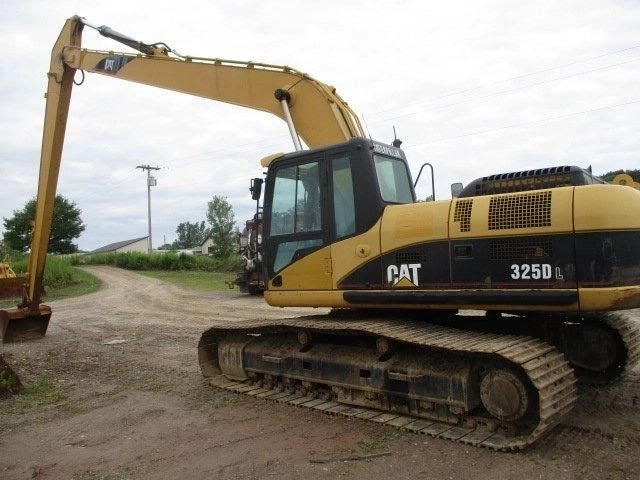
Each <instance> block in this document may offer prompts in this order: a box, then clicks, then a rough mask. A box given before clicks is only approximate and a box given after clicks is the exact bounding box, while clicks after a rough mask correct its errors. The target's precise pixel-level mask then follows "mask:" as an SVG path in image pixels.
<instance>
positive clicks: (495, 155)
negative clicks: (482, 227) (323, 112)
mask: <svg viewBox="0 0 640 480" xmlns="http://www.w3.org/2000/svg"><path fill="white" fill-rule="evenodd" d="M3 5H4V8H3V15H2V17H0V44H2V45H4V46H5V48H4V49H3V55H2V57H3V60H2V62H1V63H0V105H2V113H1V114H0V186H1V187H0V217H8V216H10V215H11V214H12V212H13V211H14V210H17V209H20V208H22V207H23V205H24V204H25V202H26V201H27V200H29V199H30V198H32V197H34V196H35V193H36V188H37V178H38V168H39V161H40V145H41V139H42V123H43V118H44V106H45V100H44V97H43V94H44V92H45V90H46V82H47V77H46V72H47V70H48V66H49V61H50V52H51V47H52V46H53V43H54V41H55V39H56V37H57V35H58V33H59V31H60V29H61V28H62V26H63V24H64V21H65V19H66V18H68V17H70V16H72V15H74V14H78V15H81V16H84V17H86V18H87V19H88V20H89V21H90V22H92V23H95V24H99V25H102V24H104V25H108V26H110V27H112V28H113V29H115V30H117V31H120V32H122V33H124V34H127V35H128V36H130V37H133V38H136V39H138V40H142V41H145V42H147V43H152V42H157V41H163V42H165V43H167V44H169V45H170V46H171V47H172V48H175V49H176V50H177V51H179V52H181V53H185V54H189V55H193V56H203V57H219V58H228V59H237V60H252V61H256V62H263V63H271V64H283V65H290V66H292V67H295V68H297V69H298V70H302V71H304V72H307V73H309V74H310V75H312V76H313V77H315V78H317V79H318V80H321V81H323V82H325V83H328V84H330V85H334V86H335V87H336V88H337V91H338V93H339V94H340V95H341V96H342V98H343V99H345V100H346V101H347V102H348V103H349V105H350V106H351V107H352V109H353V110H355V112H356V113H357V114H358V115H359V116H360V118H361V120H363V123H364V124H365V125H366V126H367V128H368V131H369V133H370V135H371V136H372V137H373V138H374V139H376V140H379V141H384V142H391V141H392V140H393V127H394V126H395V128H396V131H397V133H398V137H399V138H401V139H402V140H403V142H404V143H403V145H402V147H403V149H404V150H405V153H406V155H407V157H408V159H409V163H410V166H411V168H412V171H413V174H414V175H416V174H417V171H418V169H419V168H420V165H422V163H424V162H430V163H432V164H433V166H434V167H435V184H436V198H437V199H443V198H449V197H450V184H451V183H453V182H463V183H465V184H467V183H468V182H470V181H472V180H473V179H474V178H477V177H481V176H485V175H489V174H494V173H500V172H509V171H516V170H524V169H532V168H541V167H547V166H554V165H578V166H582V167H587V166H589V165H592V166H593V169H594V172H596V173H604V172H607V171H610V170H617V169H621V168H638V167H639V165H638V164H639V163H640V136H639V135H638V131H639V129H640V88H638V85H639V84H640V35H639V33H640V2H637V1H628V2H624V1H604V0H603V1H591V0H580V1H573V0H565V1H563V2H557V1H536V2H513V1H511V0H509V1H498V0H495V1H474V2H468V1H448V2H441V1H438V2H435V1H377V0H367V1H346V0H345V1H335V2H334V1H330V0H329V1H322V2H310V1H309V2H304V1H297V2H296V1H287V0H283V1H278V2H268V1H264V0H263V1H240V2H221V1H202V2H189V1H184V2H180V3H178V2H167V1H162V0H159V1H154V2H153V3H150V2H135V1H127V2H124V1H121V0H110V1H109V2H104V1H99V2H94V1H65V0H57V1H56V2H37V1H29V0H19V1H17V0H5V1H4V2H3ZM83 46H84V47H86V48H92V49H101V50H115V51H131V50H129V49H128V48H127V47H126V46H124V45H121V44H118V43H116V42H114V41H113V40H109V39H106V38H103V37H101V36H100V35H98V33H97V32H95V31H93V30H90V29H87V28H85V31H84V34H83ZM293 149H294V148H293V145H292V143H291V139H290V137H289V135H288V130H287V127H286V124H285V123H284V122H282V121H281V120H280V119H278V118H276V117H275V116H271V115H269V114H267V113H263V112H259V111H255V110H250V109H245V108H241V107H236V106H232V105H227V104H224V103H219V102H214V101H211V100H205V99H201V98H195V97H190V96H187V95H184V94H179V93H175V92H169V91H164V90H160V89H156V88H152V87H148V86H143V85H137V84H133V83H128V82H124V81H121V80H117V79H113V78H108V77H104V76H101V75H93V74H87V76H86V79H85V82H84V84H83V85H81V86H79V87H74V90H73V94H72V100H71V108H70V113H69V120H68V124H67V133H66V139H65V146H64V151H63V156H62V167H61V171H60V180H59V186H58V193H60V194H62V195H64V196H65V197H67V198H69V199H71V200H72V201H74V202H75V203H76V204H77V205H78V207H79V208H80V209H81V210H82V219H83V220H84V222H85V224H86V230H85V231H84V233H83V234H82V236H81V237H80V238H79V239H78V245H79V247H80V248H81V249H83V250H92V249H95V248H98V247H100V246H102V245H105V244H108V243H111V242H115V241H120V240H125V239H129V238H135V237H141V236H144V235H146V229H147V203H146V200H147V198H146V195H147V192H146V181H145V177H144V175H145V174H144V173H143V172H142V171H141V170H136V169H135V167H136V166H137V165H140V164H151V165H158V166H160V167H162V170H159V171H158V172H156V174H155V176H156V178H157V181H158V186H157V187H154V188H153V189H152V221H153V238H154V246H156V247H157V246H159V245H160V244H162V243H164V241H165V240H166V241H167V242H171V241H173V240H174V239H175V237H176V234H175V229H176V226H177V225H178V223H180V222H183V221H192V222H193V221H200V220H204V219H205V215H206V208H207V202H208V201H209V200H210V199H211V197H212V196H213V195H214V194H218V195H224V196H226V197H227V198H228V200H229V201H230V202H231V204H232V205H233V207H234V211H235V218H236V221H237V222H238V224H239V225H242V224H243V223H244V221H245V220H247V219H249V218H250V217H251V215H252V213H253V211H254V208H255V204H254V202H253V201H252V200H251V197H250V194H249V190H248V188H249V179H250V178H251V177H256V176H260V175H261V174H262V169H261V168H260V166H259V160H260V159H261V158H262V157H264V156H266V155H269V154H271V153H274V152H279V151H291V150H293ZM430 189H431V186H430V181H429V177H428V175H426V174H423V177H422V178H421V180H420V183H419V185H418V187H417V193H418V195H419V196H420V197H426V196H427V195H428V194H430ZM1 228H2V226H1V224H0V229H1Z"/></svg>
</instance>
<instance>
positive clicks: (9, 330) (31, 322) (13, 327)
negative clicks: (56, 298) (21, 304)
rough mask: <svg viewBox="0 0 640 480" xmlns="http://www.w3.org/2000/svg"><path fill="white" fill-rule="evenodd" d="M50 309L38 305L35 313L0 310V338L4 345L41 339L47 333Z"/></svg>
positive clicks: (23, 309) (24, 310)
mask: <svg viewBox="0 0 640 480" xmlns="http://www.w3.org/2000/svg"><path fill="white" fill-rule="evenodd" d="M50 318H51V308H49V307H47V306H46V305H40V307H39V308H38V312H37V313H33V312H30V311H29V309H28V308H10V309H7V310H0V338H2V341H3V342H4V343H10V342H24V341H27V340H35V339H37V338H42V337H44V335H45V334H46V333H47V327H48V326H49V319H50Z"/></svg>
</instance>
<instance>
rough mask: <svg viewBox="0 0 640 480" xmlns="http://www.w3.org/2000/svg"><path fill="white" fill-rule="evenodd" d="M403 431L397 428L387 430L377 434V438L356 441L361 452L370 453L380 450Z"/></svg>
mask: <svg viewBox="0 0 640 480" xmlns="http://www.w3.org/2000/svg"><path fill="white" fill-rule="evenodd" d="M402 435H403V432H401V431H398V430H389V431H387V432H384V433H383V434H382V435H379V436H378V437H377V438H368V439H365V440H361V441H359V442H358V445H359V446H360V449H361V450H362V451H363V452H366V453H371V452H375V451H376V450H380V449H382V448H384V447H386V446H387V445H388V443H389V442H391V441H393V440H396V439H398V438H400V437H401V436H402Z"/></svg>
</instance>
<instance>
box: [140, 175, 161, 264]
mask: <svg viewBox="0 0 640 480" xmlns="http://www.w3.org/2000/svg"><path fill="white" fill-rule="evenodd" d="M137 168H139V169H141V170H146V171H147V217H148V222H149V249H148V250H149V253H151V252H152V251H153V243H152V241H151V187H155V186H156V185H158V182H157V181H156V178H155V177H154V176H153V175H151V170H160V167H152V166H151V165H138V166H137V167H136V169H137Z"/></svg>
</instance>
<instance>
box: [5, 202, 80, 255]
mask: <svg viewBox="0 0 640 480" xmlns="http://www.w3.org/2000/svg"><path fill="white" fill-rule="evenodd" d="M81 213H82V211H81V210H80V209H79V208H78V207H77V206H76V204H75V202H72V201H69V200H67V199H66V198H64V197H63V196H62V195H56V198H55V201H54V204H53V221H52V223H51V235H50V236H49V250H48V251H49V252H50V253H74V252H77V251H78V246H77V245H76V244H74V243H73V241H74V240H75V239H76V238H78V237H79V236H80V234H81V233H82V232H83V231H84V229H85V225H84V223H82V219H81V218H80V214H81ZM35 216H36V200H35V199H32V200H29V201H28V202H27V203H26V204H25V206H24V207H23V208H22V210H14V212H13V216H12V217H10V218H6V217H5V218H3V221H4V230H5V232H4V243H5V245H6V247H8V248H10V249H12V250H17V251H19V252H26V251H27V250H28V249H29V245H30V243H31V242H30V240H31V224H32V222H33V221H34V219H35Z"/></svg>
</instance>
